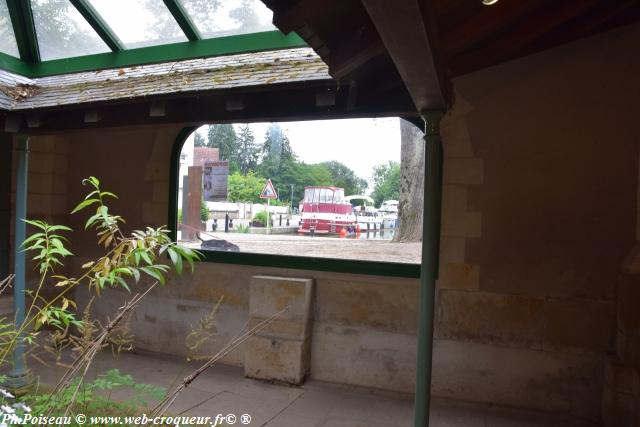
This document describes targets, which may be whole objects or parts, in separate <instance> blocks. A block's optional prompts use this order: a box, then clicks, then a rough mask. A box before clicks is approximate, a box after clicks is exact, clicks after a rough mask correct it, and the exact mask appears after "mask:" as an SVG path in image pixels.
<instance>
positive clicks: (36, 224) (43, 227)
mask: <svg viewBox="0 0 640 427" xmlns="http://www.w3.org/2000/svg"><path fill="white" fill-rule="evenodd" d="M23 221H24V222H26V223H27V224H29V225H33V226H34V227H37V228H39V229H40V230H46V229H47V223H46V222H44V221H39V220H31V219H23Z"/></svg>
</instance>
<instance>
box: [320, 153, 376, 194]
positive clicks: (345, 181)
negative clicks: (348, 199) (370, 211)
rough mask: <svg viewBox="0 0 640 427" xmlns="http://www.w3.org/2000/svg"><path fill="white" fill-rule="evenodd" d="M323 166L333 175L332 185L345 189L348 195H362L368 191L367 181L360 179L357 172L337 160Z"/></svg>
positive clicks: (324, 163)
mask: <svg viewBox="0 0 640 427" xmlns="http://www.w3.org/2000/svg"><path fill="white" fill-rule="evenodd" d="M321 164H322V165H324V166H325V167H326V168H327V169H328V170H329V173H330V174H331V179H332V183H331V185H334V186H336V187H342V188H344V193H345V194H346V195H351V194H362V193H363V192H364V190H366V189H367V187H368V183H367V181H366V180H365V179H362V178H360V177H358V176H357V175H356V174H355V172H354V171H352V170H351V169H349V167H347V166H346V165H344V164H342V163H340V162H338V161H335V160H333V161H330V162H323V163H321Z"/></svg>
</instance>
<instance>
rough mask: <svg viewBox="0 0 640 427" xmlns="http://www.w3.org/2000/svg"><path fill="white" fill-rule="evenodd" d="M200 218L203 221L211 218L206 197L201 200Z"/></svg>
mask: <svg viewBox="0 0 640 427" xmlns="http://www.w3.org/2000/svg"><path fill="white" fill-rule="evenodd" d="M200 219H201V220H202V222H206V221H207V220H209V208H208V207H207V202H205V201H204V199H201V200H200Z"/></svg>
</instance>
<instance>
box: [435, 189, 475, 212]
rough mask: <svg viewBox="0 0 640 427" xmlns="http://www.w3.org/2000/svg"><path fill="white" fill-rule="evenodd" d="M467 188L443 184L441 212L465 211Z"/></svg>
mask: <svg viewBox="0 0 640 427" xmlns="http://www.w3.org/2000/svg"><path fill="white" fill-rule="evenodd" d="M468 192H469V190H468V187H467V186H466V185H459V184H445V185H444V186H443V189H442V210H443V211H450V210H451V211H464V210H466V209H467V199H468Z"/></svg>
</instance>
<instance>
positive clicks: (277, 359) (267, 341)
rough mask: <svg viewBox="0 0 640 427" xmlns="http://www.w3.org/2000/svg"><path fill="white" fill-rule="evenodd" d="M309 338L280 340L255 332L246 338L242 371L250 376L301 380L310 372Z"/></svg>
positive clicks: (271, 379)
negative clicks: (255, 333)
mask: <svg viewBox="0 0 640 427" xmlns="http://www.w3.org/2000/svg"><path fill="white" fill-rule="evenodd" d="M310 343H311V341H310V339H306V340H283V339H275V338H270V337H264V336H258V335H254V336H252V337H251V338H249V340H248V341H247V346H246V348H245V356H244V374H245V376H247V377H250V378H256V379H262V380H267V381H280V382H285V383H288V384H295V385H299V384H302V382H303V381H304V379H305V377H306V376H307V375H308V373H309V357H310Z"/></svg>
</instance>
